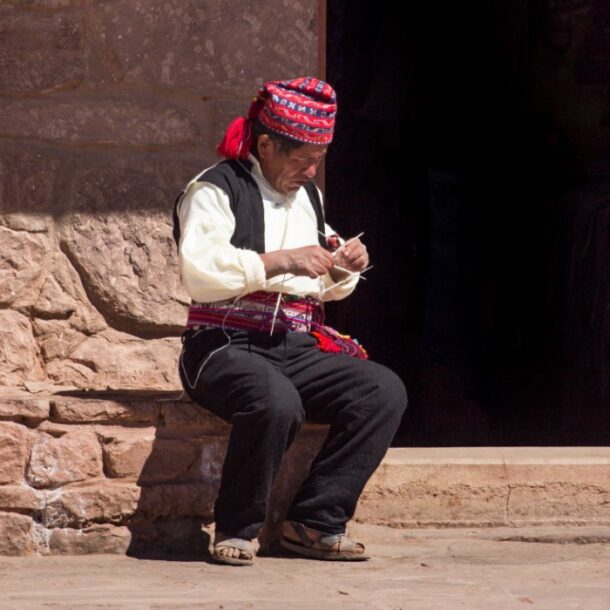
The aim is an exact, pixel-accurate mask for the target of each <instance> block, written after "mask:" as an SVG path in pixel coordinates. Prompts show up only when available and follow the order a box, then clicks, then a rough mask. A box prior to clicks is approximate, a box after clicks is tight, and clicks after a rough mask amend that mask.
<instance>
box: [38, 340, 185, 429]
mask: <svg viewBox="0 0 610 610" xmlns="http://www.w3.org/2000/svg"><path fill="white" fill-rule="evenodd" d="M179 353H180V340H179V339H178V338H168V339H141V338H139V337H134V336H133V335H128V334H127V333H121V332H118V331H115V330H112V329H108V330H105V331H102V332H100V333H98V334H97V335H95V336H94V337H87V338H86V339H85V340H84V341H83V342H82V343H81V344H80V345H79V346H78V347H77V348H76V349H75V350H74V352H72V353H71V354H70V355H69V357H68V358H66V359H65V360H60V359H57V360H53V361H51V362H49V363H48V364H47V374H48V376H49V378H50V379H53V380H54V381H57V382H58V383H72V384H74V385H75V386H78V387H87V388H92V389H105V388H106V387H113V388H124V389H137V388H154V389H159V390H176V389H177V388H179V387H180V379H179V377H178V367H177V364H176V363H177V362H178V355H179ZM123 411H124V412H125V410H123ZM93 421H96V422H102V421H108V422H109V423H112V420H100V419H96V420H93ZM132 421H151V420H148V419H145V420H141V419H136V420H132Z"/></svg>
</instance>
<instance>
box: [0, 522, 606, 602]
mask: <svg viewBox="0 0 610 610" xmlns="http://www.w3.org/2000/svg"><path fill="white" fill-rule="evenodd" d="M352 531H353V533H355V534H357V537H358V538H359V539H361V540H363V541H365V542H367V548H368V550H369V551H370V552H371V553H372V554H373V556H374V557H373V559H372V560H371V561H369V562H366V563H330V562H321V561H313V560H306V559H295V558H288V557H277V556H276V557H259V558H257V560H256V564H255V565H254V566H251V567H230V566H220V565H216V564H212V563H210V562H209V560H208V559H207V558H206V557H203V558H190V559H186V560H185V559H182V560H178V559H173V560H167V559H164V560H150V559H146V560H145V559H136V558H132V557H124V556H116V555H89V556H78V557H77V556H71V557H65V556H64V557H15V558H9V557H4V558H0V608H2V609H3V610H4V609H11V610H14V609H22V608H61V609H71V610H72V609H78V610H87V609H93V608H95V609H103V610H114V609H123V608H127V609H132V608H154V609H170V608H171V609H173V608H178V609H195V608H204V609H208V608H209V609H212V608H213V609H223V610H237V609H242V608H246V609H250V608H254V609H256V610H280V609H282V610H284V609H292V608H297V609H311V610H313V609H316V610H319V609H322V610H325V609H326V608H329V609H333V608H345V609H350V608H354V609H388V610H389V609H391V610H398V609H404V610H406V609H419V608H426V609H427V608H435V609H436V608H443V609H445V608H468V609H473V608H493V609H494V610H500V609H504V608H529V607H531V608H533V609H543V608H544V609H549V610H562V609H565V608H582V609H586V610H597V609H604V610H606V609H610V528H605V529H603V528H584V527H583V528H521V529H504V528H503V529H472V530H395V529H389V528H382V527H375V526H354V528H353V529H352Z"/></svg>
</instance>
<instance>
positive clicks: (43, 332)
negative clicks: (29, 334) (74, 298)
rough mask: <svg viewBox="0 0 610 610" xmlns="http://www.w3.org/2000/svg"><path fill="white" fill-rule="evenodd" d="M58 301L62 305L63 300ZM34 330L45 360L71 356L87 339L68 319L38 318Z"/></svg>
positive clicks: (62, 358)
mask: <svg viewBox="0 0 610 610" xmlns="http://www.w3.org/2000/svg"><path fill="white" fill-rule="evenodd" d="M56 303H57V305H58V306H60V303H61V301H57V302H56ZM34 332H35V333H36V334H37V343H38V345H39V346H40V352H41V356H42V359H43V360H44V361H50V360H54V359H61V360H65V359H67V358H69V357H70V356H71V355H72V353H73V352H74V350H75V349H76V348H77V347H78V346H79V345H80V344H81V343H82V342H83V341H85V339H86V336H85V335H83V334H82V333H80V332H78V331H77V330H74V329H73V328H70V326H69V323H68V322H67V321H66V320H36V321H35V322H34Z"/></svg>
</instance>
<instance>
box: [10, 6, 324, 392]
mask: <svg viewBox="0 0 610 610" xmlns="http://www.w3.org/2000/svg"><path fill="white" fill-rule="evenodd" d="M0 23H1V24H2V25H1V26H0V386H2V385H4V386H20V385H21V384H23V382H24V381H50V382H52V383H55V384H69V385H74V386H78V387H95V388H104V387H107V386H110V387H130V388H150V387H154V388H165V389H167V388H175V387H178V386H179V380H178V376H177V372H176V365H175V363H176V358H177V353H178V350H179V340H178V339H177V335H178V334H179V333H180V331H181V328H182V326H183V324H184V321H185V315H186V311H185V308H186V305H187V303H188V300H189V299H188V296H187V295H186V294H185V292H184V290H183V289H182V287H181V285H180V279H179V275H178V269H177V261H176V255H175V245H174V244H173V241H172V237H171V224H170V221H171V210H172V206H173V202H174V200H175V197H176V195H177V194H178V192H179V191H180V190H181V188H182V187H183V186H184V184H185V183H186V182H187V181H188V180H189V179H190V178H191V177H192V176H193V175H195V174H196V173H198V172H199V171H200V170H202V169H204V168H205V167H207V166H208V165H210V164H211V163H213V162H214V161H215V159H216V157H215V153H214V146H215V144H216V143H217V142H218V141H219V139H220V138H221V135H222V133H223V130H224V127H225V126H226V124H227V123H228V121H229V120H231V119H232V118H233V117H234V116H236V115H237V114H242V113H244V112H245V111H246V109H247V106H248V103H249V99H250V97H251V96H252V95H253V94H254V93H255V91H256V88H257V87H258V86H259V85H260V84H261V83H262V82H263V80H267V79H276V78H286V77H289V76H295V75H300V74H303V73H308V72H309V73H315V72H316V71H317V66H318V57H317V54H318V2H317V1H316V0H281V1H278V2H259V3H251V2H247V1H245V0H240V1H235V2H222V0H109V1H107V2H95V1H93V0H28V1H17V0H14V1H11V0H6V1H5V2H3V3H2V5H1V7H0Z"/></svg>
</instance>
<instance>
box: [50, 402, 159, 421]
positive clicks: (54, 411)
mask: <svg viewBox="0 0 610 610" xmlns="http://www.w3.org/2000/svg"><path fill="white" fill-rule="evenodd" d="M159 408H160V407H159V404H158V403H155V402H153V401H142V402H126V401H125V402H117V401H113V400H99V399H87V398H82V399H81V398H77V399H75V398H54V399H53V400H52V401H51V418H52V419H53V420H54V421H56V422H59V423H66V424H83V423H108V424H112V423H119V422H121V423H127V422H129V423H148V424H150V423H155V422H156V421H157V419H158V415H159Z"/></svg>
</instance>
